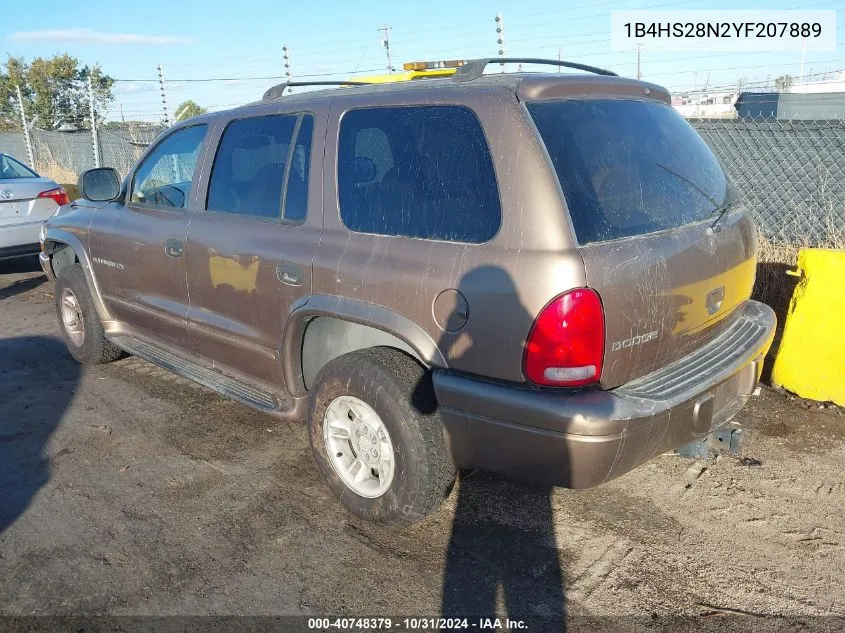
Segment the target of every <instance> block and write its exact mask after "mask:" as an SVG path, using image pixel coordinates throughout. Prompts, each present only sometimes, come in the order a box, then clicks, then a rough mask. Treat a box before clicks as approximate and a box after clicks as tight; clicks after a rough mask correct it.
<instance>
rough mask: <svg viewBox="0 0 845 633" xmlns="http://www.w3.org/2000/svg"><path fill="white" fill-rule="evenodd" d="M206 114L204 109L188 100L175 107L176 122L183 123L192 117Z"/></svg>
mask: <svg viewBox="0 0 845 633" xmlns="http://www.w3.org/2000/svg"><path fill="white" fill-rule="evenodd" d="M206 112H208V110H206V109H205V108H203V107H201V106H199V105H197V103H196V102H195V101H191V100H190V99H188V100H187V101H183V102H182V103H180V104H179V105H178V106H176V120H177V121H184V120H185V119H190V118H191V117H192V116H199V115H201V114H205V113H206Z"/></svg>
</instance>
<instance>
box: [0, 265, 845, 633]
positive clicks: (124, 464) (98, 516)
mask: <svg viewBox="0 0 845 633" xmlns="http://www.w3.org/2000/svg"><path fill="white" fill-rule="evenodd" d="M741 419H742V422H743V424H744V425H745V426H746V428H747V429H748V432H747V433H746V435H747V436H748V438H747V440H746V442H745V444H744V447H743V450H744V452H743V455H742V458H741V459H740V458H737V457H720V458H719V459H718V460H716V459H712V460H701V461H693V460H685V459H680V458H677V457H668V456H667V457H659V458H657V459H655V460H653V461H652V462H651V463H649V464H648V465H646V466H645V467H642V468H640V469H638V470H637V471H635V472H633V473H630V474H629V475H626V476H625V477H622V478H620V479H618V480H616V481H613V482H610V483H608V484H606V485H604V486H602V487H599V488H597V489H592V490H587V491H580V492H574V491H567V490H549V489H546V488H543V487H537V486H529V485H526V484H523V483H519V482H515V481H511V480H507V479H504V478H500V477H496V476H492V475H487V474H483V473H475V474H469V475H467V476H466V477H465V478H464V479H463V480H462V481H461V483H460V485H459V486H457V487H456V490H455V491H454V492H453V494H452V496H451V498H450V499H449V500H448V502H447V503H446V504H445V505H444V507H443V508H442V510H440V511H439V512H437V513H436V514H435V515H434V516H432V517H431V518H430V519H428V520H426V521H425V522H423V523H420V524H418V525H416V526H413V527H411V528H408V529H405V530H402V531H388V530H385V529H381V528H377V527H373V526H371V525H368V524H365V523H362V522H360V521H357V520H356V519H354V518H352V517H350V516H349V515H347V514H346V513H345V512H344V511H343V510H342V509H341V508H340V507H339V506H338V505H337V504H336V503H335V502H334V500H333V499H332V498H331V497H330V496H329V494H328V493H327V490H326V489H325V488H324V487H323V485H322V484H321V482H320V480H319V478H318V476H317V473H316V470H315V468H314V465H313V463H312V460H311V457H310V453H309V448H308V439H307V434H306V430H305V427H304V425H301V424H294V423H279V422H277V421H275V420H274V419H272V418H270V417H267V416H265V415H263V414H261V413H258V412H255V411H252V410H250V409H248V408H246V407H244V406H242V405H240V404H237V403H235V402H232V401H228V400H225V399H223V398H221V397H218V396H217V395H215V394H212V393H210V392H208V391H206V390H204V389H203V388H201V387H197V386H195V385H193V384H191V383H188V382H187V381H184V380H182V379H180V378H177V377H175V376H172V375H170V374H168V373H166V372H164V371H162V370H159V369H157V368H154V367H152V366H151V365H149V364H147V363H145V362H143V361H141V360H138V359H136V358H127V359H125V360H121V361H118V362H116V363H113V364H111V365H106V366H101V367H96V368H93V369H86V370H81V369H80V368H79V367H78V366H77V365H76V364H75V363H74V362H73V361H72V360H71V359H70V357H69V355H68V354H67V353H66V352H65V350H64V347H63V346H62V344H61V342H60V341H59V340H58V338H57V325H56V320H55V313H54V309H53V304H52V295H51V287H50V285H49V284H48V283H47V282H46V280H45V278H44V277H43V276H42V275H41V274H40V273H39V272H36V270H35V268H33V267H32V266H30V265H22V264H16V265H14V266H12V265H9V264H8V263H7V264H2V263H0V570H1V571H0V613H6V614H16V615H24V614H73V613H80V612H84V613H109V614H325V613H343V614H348V615H400V614H401V615H429V616H431V615H437V614H440V613H441V612H443V610H444V609H445V610H446V611H447V612H454V610H461V609H469V610H471V611H476V610H481V611H484V612H486V613H492V612H493V611H494V610H497V611H498V613H499V614H500V615H504V614H505V613H507V614H508V615H510V616H511V617H512V618H514V617H524V618H531V619H533V621H540V620H541V621H544V622H545V623H544V624H542V625H538V626H536V627H535V628H534V629H533V630H535V631H540V630H543V631H545V630H560V629H562V615H561V614H562V612H563V608H564V605H565V607H566V609H567V611H568V614H569V616H570V617H571V618H577V617H578V616H583V615H591V616H614V615H630V614H637V615H642V616H646V617H657V618H658V621H660V618H663V617H665V616H671V615H702V614H703V615H708V616H713V617H718V614H730V613H738V614H746V615H749V616H753V615H761V614H781V615H784V614H785V615H803V616H812V615H824V614H840V615H842V614H845V578H843V571H842V570H843V569H845V521H843V516H845V509H843V508H845V477H843V464H845V416H842V415H840V414H839V413H838V412H837V410H834V409H824V410H819V409H818V408H815V406H813V407H807V406H804V405H802V404H801V403H799V402H798V401H792V400H789V399H788V398H786V397H785V396H783V395H781V394H778V393H776V392H774V391H771V390H764V391H763V393H762V395H761V396H760V397H759V398H757V399H755V401H754V402H753V404H752V405H751V406H749V407H748V408H747V409H746V410H745V411H744V412H743V413H742V414H741Z"/></svg>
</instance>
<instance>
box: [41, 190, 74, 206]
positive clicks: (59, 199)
mask: <svg viewBox="0 0 845 633" xmlns="http://www.w3.org/2000/svg"><path fill="white" fill-rule="evenodd" d="M38 197H39V198H50V199H51V200H54V201H55V202H56V204H57V205H59V206H62V205H63V204H68V203H70V198H68V195H67V191H65V190H64V189H62V188H61V187H56V188H55V189H48V190H47V191H42V192H41V193H39V194H38Z"/></svg>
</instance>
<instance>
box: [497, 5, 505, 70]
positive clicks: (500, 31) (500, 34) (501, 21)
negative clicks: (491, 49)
mask: <svg viewBox="0 0 845 633" xmlns="http://www.w3.org/2000/svg"><path fill="white" fill-rule="evenodd" d="M496 43H497V44H498V45H499V57H500V58H501V57H506V56H507V54H508V46H507V44H506V43H505V16H504V15H502V14H501V13H497V14H496ZM501 67H502V72H505V65H504V64H501Z"/></svg>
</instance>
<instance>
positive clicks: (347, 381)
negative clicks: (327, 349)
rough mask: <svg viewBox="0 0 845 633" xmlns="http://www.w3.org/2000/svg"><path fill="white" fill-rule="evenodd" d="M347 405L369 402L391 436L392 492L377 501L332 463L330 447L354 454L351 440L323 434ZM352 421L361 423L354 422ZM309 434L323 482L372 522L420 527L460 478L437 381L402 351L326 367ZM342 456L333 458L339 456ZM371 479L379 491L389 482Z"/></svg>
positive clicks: (359, 354)
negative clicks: (435, 387)
mask: <svg viewBox="0 0 845 633" xmlns="http://www.w3.org/2000/svg"><path fill="white" fill-rule="evenodd" d="M350 396H351V397H352V398H351V399H349V397H350ZM346 400H349V401H350V402H352V403H355V402H357V401H362V402H363V403H365V404H366V405H367V406H368V407H370V408H371V410H372V411H374V412H375V413H376V414H377V416H378V418H380V422H381V424H383V426H384V427H385V429H386V431H387V434H389V438H388V439H389V442H390V445H391V448H392V456H393V467H392V477H391V480H390V484H389V487H387V489H386V490H385V491H384V492H382V493H380V494H377V496H374V495H375V494H376V493H373V495H371V496H362V494H361V493H359V492H358V491H356V490H355V489H354V488H353V487H351V486H350V484H347V483H346V482H345V481H344V480H343V478H342V477H341V475H340V474H339V472H340V467H338V466H336V463H337V460H334V461H333V459H332V458H330V457H329V453H328V451H329V443H330V442H331V441H335V442H338V441H339V442H341V443H344V446H348V448H349V450H351V451H353V452H354V450H355V449H354V444H353V443H352V442H348V441H346V440H343V439H341V440H330V439H327V438H326V437H325V433H324V432H325V431H326V429H327V427H328V428H332V424H335V423H334V422H332V421H331V420H332V419H334V418H332V417H331V415H329V416H328V417H327V411H330V412H332V411H335V410H336V409H337V408H338V407H339V406H341V405H342V403H343V402H344V401H346ZM333 403H334V404H333ZM356 406H357V405H356ZM327 419H328V420H329V421H328V422H327ZM350 420H352V421H353V424H354V423H355V422H356V420H355V419H354V418H350ZM309 431H310V433H309V435H310V438H311V449H312V452H313V453H314V459H315V461H316V463H317V468H318V470H319V471H320V474H321V475H322V476H323V479H324V480H325V481H326V483H327V484H328V486H329V488H331V490H332V492H333V493H334V494H335V496H336V497H337V498H338V500H339V501H340V503H341V504H342V505H343V506H344V507H345V508H346V509H347V510H349V511H350V512H351V513H352V514H354V515H356V516H358V517H361V518H362V519H366V520H367V521H372V522H374V523H381V524H384V525H389V526H396V527H398V526H405V525H409V524H411V523H414V522H416V521H419V520H420V519H422V518H423V517H425V516H426V515H427V514H429V513H430V512H432V511H433V510H435V509H436V508H438V507H439V506H440V504H441V502H442V501H443V499H444V498H445V497H446V496H447V495H448V494H449V490H450V489H451V486H452V483H453V482H454V480H455V466H454V464H452V461H451V459H450V457H449V454H448V451H447V448H446V440H445V437H444V433H443V425H442V423H441V421H440V417H439V415H438V413H437V402H436V400H435V397H434V391H433V389H432V386H431V376H430V374H429V373H428V372H427V371H426V370H425V369H424V368H423V367H421V366H420V365H419V364H418V363H417V362H416V361H414V360H413V359H412V358H410V357H409V356H407V355H405V354H404V353H402V352H399V351H398V350H394V349H391V348H386V347H375V348H369V349H366V350H360V351H356V352H351V353H349V354H345V355H343V356H341V357H339V358H336V359H335V360H333V361H331V362H330V363H328V364H327V365H326V366H325V367H323V369H322V370H320V373H319V374H318V376H317V381H316V388H315V393H314V397H313V398H312V401H311V412H310V418H309ZM373 442H374V444H375V443H376V440H373ZM335 446H337V444H335ZM367 446H369V444H367ZM343 450H344V449H342V448H340V449H338V450H337V452H336V453H333V454H334V455H336V456H337V457H338V458H339V457H340V453H341V452H343ZM359 452H360V451H359ZM365 452H366V451H365ZM356 457H357V454H356ZM376 470H377V468H371V469H370V473H371V474H372V475H375V474H376ZM379 472H381V471H380V470H379ZM347 476H348V473H347ZM372 481H374V482H376V484H374V487H377V485H384V483H385V482H386V481H387V478H386V477H385V479H384V480H383V481H382V480H381V478H379V479H377V480H376V479H373V480H372ZM360 485H363V484H360Z"/></svg>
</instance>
